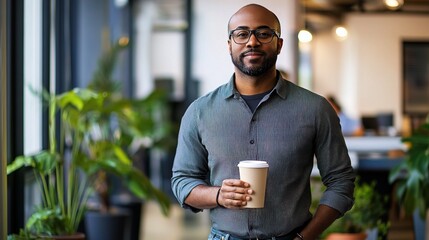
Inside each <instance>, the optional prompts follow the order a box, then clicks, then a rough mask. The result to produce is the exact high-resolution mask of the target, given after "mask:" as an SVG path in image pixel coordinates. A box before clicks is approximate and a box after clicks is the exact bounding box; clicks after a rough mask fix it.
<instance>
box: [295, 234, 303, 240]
mask: <svg viewBox="0 0 429 240" xmlns="http://www.w3.org/2000/svg"><path fill="white" fill-rule="evenodd" d="M296 236H297V237H298V238H299V239H301V240H304V237H303V236H302V235H301V234H299V233H296Z"/></svg>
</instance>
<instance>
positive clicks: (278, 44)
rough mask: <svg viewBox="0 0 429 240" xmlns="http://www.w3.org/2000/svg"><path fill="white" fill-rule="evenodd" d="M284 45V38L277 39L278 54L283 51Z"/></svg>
mask: <svg viewBox="0 0 429 240" xmlns="http://www.w3.org/2000/svg"><path fill="white" fill-rule="evenodd" d="M282 47H283V38H279V39H278V40H277V55H279V54H280V52H281V51H282Z"/></svg>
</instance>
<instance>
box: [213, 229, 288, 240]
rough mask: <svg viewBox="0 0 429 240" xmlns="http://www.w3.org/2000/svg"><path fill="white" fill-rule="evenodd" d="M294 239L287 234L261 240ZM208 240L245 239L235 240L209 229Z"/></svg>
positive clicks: (225, 234)
mask: <svg viewBox="0 0 429 240" xmlns="http://www.w3.org/2000/svg"><path fill="white" fill-rule="evenodd" d="M294 238H295V233H293V234H288V235H286V236H282V237H272V238H268V239H263V240H270V239H271V240H293V239H294ZM252 239H256V238H252ZM208 240H246V238H237V237H234V236H231V235H230V234H228V233H224V232H222V231H219V230H217V229H214V228H211V231H210V234H209V238H208Z"/></svg>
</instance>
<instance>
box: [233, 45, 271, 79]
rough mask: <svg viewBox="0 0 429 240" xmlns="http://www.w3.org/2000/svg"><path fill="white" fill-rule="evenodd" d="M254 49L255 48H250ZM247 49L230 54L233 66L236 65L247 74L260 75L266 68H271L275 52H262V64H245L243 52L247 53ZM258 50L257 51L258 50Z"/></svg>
mask: <svg viewBox="0 0 429 240" xmlns="http://www.w3.org/2000/svg"><path fill="white" fill-rule="evenodd" d="M250 51H255V50H250ZM248 52H249V51H246V52H244V53H241V54H240V55H238V56H236V57H234V56H233V55H232V54H231V60H232V63H233V64H234V66H235V67H237V68H238V69H239V70H240V71H241V72H242V73H244V74H246V75H249V76H253V77H255V76H261V75H262V74H264V73H266V72H267V71H268V69H271V68H272V67H273V66H274V65H275V64H276V61H277V54H273V55H272V54H268V55H267V54H264V59H263V61H262V64H260V65H257V66H246V65H245V64H244V61H243V58H244V54H246V53H248ZM258 52H259V51H258Z"/></svg>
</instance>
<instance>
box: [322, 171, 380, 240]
mask: <svg viewBox="0 0 429 240" xmlns="http://www.w3.org/2000/svg"><path fill="white" fill-rule="evenodd" d="M354 198H355V202H354V205H353V207H352V208H351V209H350V211H348V212H346V213H345V214H344V216H343V217H341V218H339V219H337V220H336V221H335V222H334V223H333V224H332V225H331V226H329V227H328V229H326V230H325V231H324V233H323V234H322V239H327V240H337V239H338V240H365V239H368V238H367V237H368V232H369V231H371V230H374V229H375V230H376V231H375V232H376V233H375V235H378V236H380V235H384V234H386V233H387V228H388V223H386V222H383V220H382V217H383V216H384V214H385V213H386V210H385V208H384V203H385V202H386V201H387V196H384V197H383V196H382V195H380V194H379V193H378V192H377V191H376V190H375V182H372V183H360V181H359V179H357V180H356V183H355V192H354ZM374 239H375V238H374Z"/></svg>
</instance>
